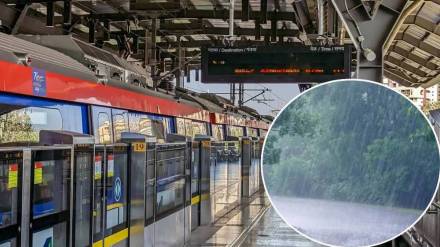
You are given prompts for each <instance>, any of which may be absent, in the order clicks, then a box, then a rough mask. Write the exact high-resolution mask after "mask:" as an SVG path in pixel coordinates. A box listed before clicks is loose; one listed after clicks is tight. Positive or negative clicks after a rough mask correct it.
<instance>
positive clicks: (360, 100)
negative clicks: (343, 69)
mask: <svg viewBox="0 0 440 247" xmlns="http://www.w3.org/2000/svg"><path fill="white" fill-rule="evenodd" d="M439 165H440V163H439V152H438V146H437V141H436V138H435V135H434V133H433V131H432V129H431V127H430V125H429V122H428V121H427V120H426V118H425V117H424V116H423V115H422V113H421V112H420V111H419V110H418V109H417V108H416V107H415V106H414V105H412V104H411V103H410V102H409V101H408V100H407V99H405V98H404V97H403V96H401V95H399V94H398V93H396V92H394V91H392V90H390V89H388V88H386V87H383V86H380V85H378V84H375V83H371V82H364V81H354V80H347V81H338V82H333V83H329V84H325V85H321V86H318V87H316V88H314V89H312V90H309V91H307V92H306V93H304V94H303V95H301V96H299V97H298V98H297V99H295V100H294V101H293V102H291V103H290V105H288V106H287V107H286V108H285V109H284V110H283V111H282V112H281V113H280V115H279V116H278V118H277V119H276V120H275V122H274V123H273V126H272V128H271V130H270V132H269V135H268V137H267V140H266V144H265V148H264V155H263V176H264V181H265V185H266V188H267V191H268V193H269V195H270V198H271V200H272V203H273V205H274V207H275V208H276V209H277V211H278V212H279V213H280V215H281V216H282V217H283V219H284V220H286V221H287V223H288V224H289V225H291V226H292V227H294V228H295V229H296V230H298V231H299V232H301V233H303V234H305V235H306V236H308V237H310V238H312V239H314V240H317V241H319V242H321V243H325V244H331V245H338V246H365V245H374V244H378V243H381V242H384V241H386V240H389V239H391V238H393V237H396V236H397V235H398V234H400V233H402V232H403V231H404V230H406V229H407V228H408V227H410V226H411V225H412V224H413V223H415V221H416V220H417V219H418V218H419V217H420V216H421V215H422V213H423V212H424V210H425V209H426V208H427V206H428V205H429V204H430V201H431V199H432V197H433V195H434V192H435V190H436V187H437V183H438V175H439Z"/></svg>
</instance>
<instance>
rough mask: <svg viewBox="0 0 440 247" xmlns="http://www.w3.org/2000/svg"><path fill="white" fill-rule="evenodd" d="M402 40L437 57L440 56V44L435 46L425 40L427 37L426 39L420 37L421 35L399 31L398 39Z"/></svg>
mask: <svg viewBox="0 0 440 247" xmlns="http://www.w3.org/2000/svg"><path fill="white" fill-rule="evenodd" d="M431 35H432V34H431ZM439 39H440V38H439ZM400 40H403V41H405V42H406V43H408V44H409V45H411V46H414V47H416V48H418V49H420V50H422V51H424V52H426V53H428V54H432V55H434V56H436V57H438V56H440V46H437V47H435V46H433V45H431V44H428V43H426V42H424V40H426V37H425V39H423V38H422V39H420V38H419V37H416V36H413V35H411V34H410V33H408V32H399V33H398V34H397V36H396V41H400Z"/></svg>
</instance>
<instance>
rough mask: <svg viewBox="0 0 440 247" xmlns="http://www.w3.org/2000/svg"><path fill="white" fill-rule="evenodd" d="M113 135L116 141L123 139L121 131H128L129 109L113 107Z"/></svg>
mask: <svg viewBox="0 0 440 247" xmlns="http://www.w3.org/2000/svg"><path fill="white" fill-rule="evenodd" d="M112 118H113V135H114V137H115V138H114V140H115V142H119V141H120V140H121V133H122V132H126V131H128V113H127V111H122V110H114V109H112Z"/></svg>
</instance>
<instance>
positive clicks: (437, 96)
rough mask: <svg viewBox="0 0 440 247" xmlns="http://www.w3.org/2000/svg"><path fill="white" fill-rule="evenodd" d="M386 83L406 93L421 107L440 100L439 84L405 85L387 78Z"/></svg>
mask: <svg viewBox="0 0 440 247" xmlns="http://www.w3.org/2000/svg"><path fill="white" fill-rule="evenodd" d="M384 83H385V84H387V85H388V86H389V87H391V88H393V89H394V90H396V91H399V92H401V93H402V94H404V95H405V96H406V97H408V98H409V99H410V100H411V101H412V102H414V104H415V105H416V106H417V107H418V108H420V109H422V108H424V107H426V106H429V105H431V104H433V103H436V102H438V101H439V100H440V90H439V85H434V86H432V87H429V88H422V87H417V88H415V87H405V86H402V85H400V84H398V83H397V82H395V81H392V80H390V79H387V78H385V79H384Z"/></svg>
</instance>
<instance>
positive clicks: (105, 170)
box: [93, 144, 128, 247]
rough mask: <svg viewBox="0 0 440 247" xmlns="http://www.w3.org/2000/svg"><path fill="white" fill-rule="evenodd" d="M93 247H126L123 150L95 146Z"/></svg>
mask: <svg viewBox="0 0 440 247" xmlns="http://www.w3.org/2000/svg"><path fill="white" fill-rule="evenodd" d="M94 160H95V162H94V175H93V178H94V186H93V193H94V198H93V242H94V243H93V246H94V247H103V246H115V247H123V246H128V220H127V218H128V217H127V216H128V204H127V185H128V183H127V179H128V153H127V146H126V145H124V144H120V145H119V144H115V145H107V146H96V150H95V159H94Z"/></svg>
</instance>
